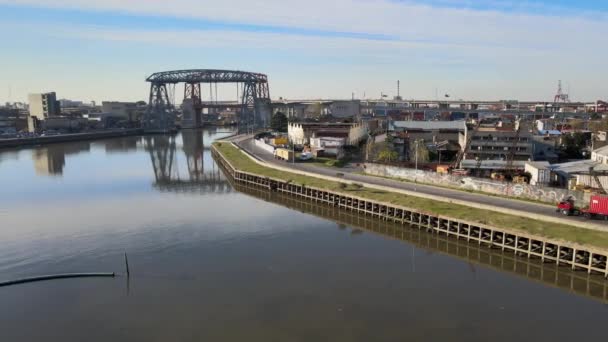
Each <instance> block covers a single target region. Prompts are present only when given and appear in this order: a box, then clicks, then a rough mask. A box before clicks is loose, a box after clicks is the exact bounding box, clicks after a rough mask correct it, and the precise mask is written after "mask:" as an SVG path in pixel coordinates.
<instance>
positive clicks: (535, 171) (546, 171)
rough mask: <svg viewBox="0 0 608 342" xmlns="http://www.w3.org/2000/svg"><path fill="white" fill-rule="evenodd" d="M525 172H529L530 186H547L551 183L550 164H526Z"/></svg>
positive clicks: (544, 162) (542, 162)
mask: <svg viewBox="0 0 608 342" xmlns="http://www.w3.org/2000/svg"><path fill="white" fill-rule="evenodd" d="M524 171H525V172H529V173H530V175H531V176H532V177H531V178H530V185H547V184H549V183H550V182H551V168H550V164H549V162H546V161H539V162H526V165H525V166H524Z"/></svg>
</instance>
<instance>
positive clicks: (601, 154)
mask: <svg viewBox="0 0 608 342" xmlns="http://www.w3.org/2000/svg"><path fill="white" fill-rule="evenodd" d="M591 160H593V161H594V162H598V163H601V164H608V146H604V147H600V148H598V149H595V150H593V151H592V152H591Z"/></svg>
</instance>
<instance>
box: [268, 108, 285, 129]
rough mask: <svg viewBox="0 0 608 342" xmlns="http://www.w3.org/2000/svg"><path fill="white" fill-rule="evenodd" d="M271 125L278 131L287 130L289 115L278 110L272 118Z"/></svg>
mask: <svg viewBox="0 0 608 342" xmlns="http://www.w3.org/2000/svg"><path fill="white" fill-rule="evenodd" d="M270 127H271V128H272V129H273V130H274V131H277V132H287V116H285V114H283V113H281V112H276V113H274V114H273V115H272V119H271V120H270Z"/></svg>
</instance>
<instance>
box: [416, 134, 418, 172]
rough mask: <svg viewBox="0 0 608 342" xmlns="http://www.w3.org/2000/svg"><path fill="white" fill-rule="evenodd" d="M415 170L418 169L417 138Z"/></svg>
mask: <svg viewBox="0 0 608 342" xmlns="http://www.w3.org/2000/svg"><path fill="white" fill-rule="evenodd" d="M416 171H418V139H416Z"/></svg>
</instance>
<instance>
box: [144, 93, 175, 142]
mask: <svg viewBox="0 0 608 342" xmlns="http://www.w3.org/2000/svg"><path fill="white" fill-rule="evenodd" d="M174 123H175V109H174V107H173V104H172V103H171V100H170V98H169V92H168V91H167V84H166V83H163V82H152V83H151V84H150V99H149V102H148V108H147V110H146V113H145V114H144V120H143V127H144V128H145V129H147V130H159V131H167V130H169V129H171V128H173V126H174Z"/></svg>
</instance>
